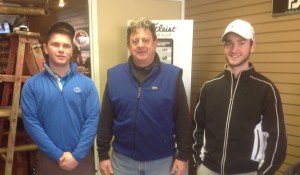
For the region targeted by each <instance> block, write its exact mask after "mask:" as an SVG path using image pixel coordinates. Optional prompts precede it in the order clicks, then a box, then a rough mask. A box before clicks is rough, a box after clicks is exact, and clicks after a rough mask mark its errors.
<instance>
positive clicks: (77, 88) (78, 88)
mask: <svg viewBox="0 0 300 175" xmlns="http://www.w3.org/2000/svg"><path fill="white" fill-rule="evenodd" d="M73 91H74V92H75V93H77V94H78V93H80V92H81V89H80V87H78V86H77V87H75V88H74V89H73Z"/></svg>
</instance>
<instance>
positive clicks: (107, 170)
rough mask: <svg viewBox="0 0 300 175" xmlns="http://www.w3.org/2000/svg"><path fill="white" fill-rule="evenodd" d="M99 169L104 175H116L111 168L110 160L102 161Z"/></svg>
mask: <svg viewBox="0 0 300 175" xmlns="http://www.w3.org/2000/svg"><path fill="white" fill-rule="evenodd" d="M99 168H100V172H101V174H102V175H111V174H114V173H113V170H112V166H111V161H110V160H109V159H108V160H102V161H100V165H99Z"/></svg>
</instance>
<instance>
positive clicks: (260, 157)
mask: <svg viewBox="0 0 300 175" xmlns="http://www.w3.org/2000/svg"><path fill="white" fill-rule="evenodd" d="M268 137H269V133H268V132H263V130H262V122H260V123H259V124H257V125H256V127H255V129H254V144H253V149H252V154H251V160H253V161H256V162H259V165H261V164H262V163H263V162H264V158H265V150H266V147H267V139H268Z"/></svg>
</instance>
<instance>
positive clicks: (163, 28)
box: [155, 23, 176, 32]
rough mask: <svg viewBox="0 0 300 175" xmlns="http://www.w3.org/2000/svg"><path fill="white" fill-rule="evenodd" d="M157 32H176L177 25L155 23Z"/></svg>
mask: <svg viewBox="0 0 300 175" xmlns="http://www.w3.org/2000/svg"><path fill="white" fill-rule="evenodd" d="M155 28H156V32H175V31H176V27H175V26H173V27H172V26H171V27H170V26H164V25H163V24H160V25H158V23H155Z"/></svg>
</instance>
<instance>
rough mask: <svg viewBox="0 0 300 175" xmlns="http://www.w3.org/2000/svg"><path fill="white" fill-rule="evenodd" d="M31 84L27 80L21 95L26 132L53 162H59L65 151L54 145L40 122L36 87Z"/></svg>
mask: <svg viewBox="0 0 300 175" xmlns="http://www.w3.org/2000/svg"><path fill="white" fill-rule="evenodd" d="M30 82H32V81H30V80H27V82H26V83H25V84H24V86H23V88H22V94H21V110H22V120H23V123H24V127H25V130H26V132H27V133H28V135H29V136H30V137H31V139H32V140H33V141H34V143H35V144H36V145H37V146H38V147H39V149H41V150H42V151H43V152H44V153H46V154H47V155H48V156H50V157H51V158H52V159H53V160H55V161H58V160H59V158H60V157H61V156H62V155H63V151H62V150H60V149H59V148H58V147H56V146H55V145H54V144H53V142H52V141H51V140H50V138H49V137H48V135H47V134H46V132H45V130H44V129H43V125H42V123H41V122H40V121H39V116H38V107H37V103H36V99H35V91H34V89H33V88H32V87H34V85H32V84H30Z"/></svg>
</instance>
